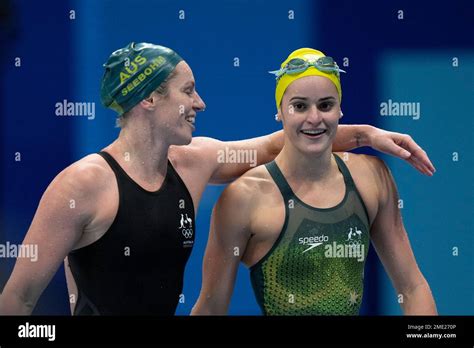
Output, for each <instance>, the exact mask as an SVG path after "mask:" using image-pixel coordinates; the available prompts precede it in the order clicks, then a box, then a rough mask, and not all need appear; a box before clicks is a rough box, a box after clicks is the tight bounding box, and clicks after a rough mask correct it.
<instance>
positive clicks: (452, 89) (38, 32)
mask: <svg viewBox="0 0 474 348" xmlns="http://www.w3.org/2000/svg"><path fill="white" fill-rule="evenodd" d="M6 3H7V2H6ZM10 3H12V2H10ZM429 4H430V3H429V2H426V3H423V2H421V3H420V2H418V3H416V4H413V3H410V2H408V1H396V2H395V1H387V2H384V3H383V4H373V3H369V2H367V3H365V4H360V3H358V4H357V6H355V5H353V2H348V1H347V2H344V1H342V2H334V1H283V0H278V1H243V0H234V1H221V2H215V1H210V0H209V1H200V2H192V1H144V0H138V1H133V2H132V1H123V0H115V1H104V0H103V1H93V0H75V1H73V0H69V1H63V2H56V1H52V0H50V1H44V2H42V3H41V4H38V3H37V2H34V1H25V0H20V1H16V2H15V4H14V5H11V9H10V11H8V13H10V16H9V17H8V18H9V20H7V17H6V16H2V14H1V13H0V20H1V21H2V22H1V25H0V30H1V35H2V36H1V37H0V39H1V41H0V43H1V47H2V48H1V50H0V59H1V67H2V70H1V72H2V80H1V85H0V86H1V93H0V102H1V105H0V110H1V129H0V130H1V145H2V147H1V154H2V162H1V163H2V172H1V177H0V180H1V185H2V187H1V194H2V196H1V197H2V199H1V201H0V204H1V205H0V208H1V210H0V214H1V219H0V223H1V224H2V225H1V230H0V238H3V239H4V240H8V241H10V242H11V243H20V242H21V241H22V239H23V237H24V235H25V233H26V231H27V229H28V227H29V224H30V222H31V219H32V217H33V214H34V212H35V210H36V206H37V204H38V201H39V199H40V197H41V195H42V192H43V191H44V190H45V188H46V187H47V185H48V184H49V182H50V181H51V180H52V179H53V178H54V176H55V175H56V174H57V173H58V172H59V171H61V169H62V168H64V167H66V166H67V165H69V164H70V163H72V162H74V161H76V160H78V159H79V158H81V157H82V156H84V155H86V154H88V153H91V152H96V151H98V150H100V149H101V148H102V147H104V146H105V145H107V144H109V143H110V142H112V141H113V140H114V139H115V138H116V136H117V135H118V129H116V128H114V124H115V119H114V114H113V112H112V111H110V110H106V109H104V108H103V107H102V106H101V105H100V100H99V85H100V78H101V76H102V72H103V71H102V63H103V62H105V60H106V59H107V57H108V55H109V54H110V53H111V52H112V51H113V50H115V49H117V48H119V47H122V46H124V45H125V44H127V43H128V42H130V41H148V42H154V43H158V44H162V45H165V46H169V47H172V48H173V49H175V50H176V51H177V52H178V53H179V54H180V55H181V56H182V57H184V59H185V60H186V61H188V63H189V64H190V66H191V67H192V69H193V72H194V75H195V78H196V81H197V89H198V91H199V93H200V94H201V96H202V98H203V99H204V100H205V102H206V104H207V110H206V112H204V113H201V114H200V115H199V116H198V119H197V130H196V133H195V135H197V136H203V135H205V136H210V137H215V138H218V139H221V140H233V139H243V138H249V137H254V136H258V135H263V134H267V133H269V132H273V131H275V130H277V129H279V128H280V124H278V123H276V122H274V119H273V118H274V114H275V109H274V100H273V98H274V97H273V93H274V79H273V78H272V76H270V75H269V74H267V71H269V70H273V69H275V68H277V67H278V65H279V63H280V62H281V61H282V60H283V59H284V58H285V57H286V56H287V55H288V53H289V52H290V51H292V50H294V49H296V48H299V47H304V46H309V47H314V48H318V49H321V50H322V51H323V52H325V53H327V54H328V55H331V56H333V57H334V58H335V59H336V60H337V61H338V62H339V64H340V65H342V62H343V59H344V58H349V65H348V66H347V67H345V69H346V70H347V71H348V73H347V74H345V75H343V80H342V84H343V89H344V99H343V104H342V107H343V110H344V115H345V116H344V118H343V119H342V123H369V124H374V125H377V126H379V127H382V128H387V129H390V130H393V131H398V132H404V133H409V134H411V135H412V136H413V137H414V138H415V139H416V140H417V141H418V142H419V143H420V144H421V145H422V146H423V147H424V148H425V150H426V151H427V152H428V153H429V155H430V156H431V158H432V160H433V162H434V164H435V166H436V167H437V169H438V172H437V173H436V175H435V176H434V177H433V178H427V177H423V176H421V175H420V174H418V173H417V172H416V171H415V170H414V169H412V168H411V167H409V166H408V165H407V164H405V163H403V162H402V161H400V160H395V159H389V158H386V157H384V159H386V160H387V162H388V164H389V166H390V168H391V170H392V173H393V175H394V177H395V179H396V181H397V183H398V187H399V191H400V196H401V199H403V200H404V208H403V210H402V213H403V217H404V221H405V226H406V228H407V230H408V232H409V235H410V240H411V242H412V246H413V249H414V251H415V255H416V257H417V260H418V263H419V265H420V267H421V269H422V271H423V273H424V274H425V277H426V278H427V279H428V281H429V283H430V285H431V288H432V291H433V293H434V296H435V299H436V301H437V305H438V308H439V311H440V313H441V314H473V313H474V298H473V293H474V281H473V280H474V276H473V266H474V264H473V260H474V258H473V253H472V247H473V241H472V232H473V230H474V229H473V222H472V212H473V211H474V209H473V185H472V182H471V181H470V180H471V179H472V177H473V163H472V154H470V152H469V150H470V149H471V148H472V133H473V127H472V126H473V124H472V122H473V121H472V117H473V116H474V105H473V91H474V88H473V87H474V83H473V76H474V72H473V69H474V67H473V62H474V60H473V58H474V42H473V39H472V33H473V32H474V31H473V29H474V28H473V25H472V10H473V5H472V2H470V1H453V2H452V3H450V5H449V6H442V7H438V8H437V7H432V6H427V5H429ZM0 9H1V8H0ZM70 10H74V11H75V19H70V17H69V16H70V12H69V11H70ZM180 10H183V11H184V15H185V19H184V20H181V19H180V18H179V11H180ZM398 10H403V16H404V18H403V20H400V19H398V18H397V15H398V12H397V11H398ZM289 11H294V19H292V20H291V19H289V18H288V17H289ZM3 13H7V11H3ZM469 13H471V18H469ZM15 57H20V58H21V67H15V65H14V63H15ZM236 57H238V58H239V62H240V66H239V67H235V66H234V58H236ZM453 57H458V59H459V66H457V67H453V66H452V58H453ZM63 99H67V100H69V101H80V102H95V103H96V116H95V118H94V119H93V120H88V119H87V118H85V117H82V118H80V117H79V118H73V117H57V116H55V114H54V110H55V109H54V105H55V103H56V102H60V101H62V100H63ZM388 99H392V100H394V101H400V102H420V103H421V117H420V119H419V120H413V119H411V118H407V117H383V116H380V103H381V102H383V101H387V100H388ZM361 151H362V152H364V153H371V154H373V152H371V151H370V150H368V149H362V150H361ZM16 152H20V154H21V161H19V162H18V161H15V160H14V159H15V153H16ZM453 152H457V153H458V154H459V160H458V161H456V162H455V161H453V160H452V154H453ZM378 155H380V154H378ZM221 191H222V187H219V186H210V187H208V189H207V190H206V192H205V194H204V196H203V199H202V201H201V206H200V208H199V212H198V223H197V236H196V238H197V240H196V247H195V249H194V250H193V254H192V256H191V259H190V261H189V264H188V266H187V270H186V276H185V288H184V295H185V302H184V303H183V304H180V306H179V308H178V311H177V314H188V313H189V312H190V309H191V307H192V305H193V304H194V302H195V300H196V299H197V296H198V293H199V290H200V283H201V261H202V256H203V253H204V248H205V245H206V242H207V233H208V227H209V216H210V212H211V209H212V206H213V204H214V203H215V201H216V199H217V197H218V196H219V194H220V192H221ZM2 234H3V235H2ZM0 242H1V241H0ZM453 247H457V248H458V250H459V254H458V256H453V252H452V248H453ZM13 261H14V260H11V259H2V260H0V272H1V274H0V288H2V287H3V284H4V283H5V281H6V279H7V278H8V276H9V274H10V272H11V270H12V267H13ZM366 277H367V278H366V289H365V295H364V304H363V311H362V313H364V314H399V313H400V310H399V307H398V304H397V302H396V294H395V292H394V290H393V288H392V286H391V284H390V282H389V280H388V279H387V276H386V275H385V273H384V271H383V268H382V267H381V265H380V262H379V261H378V259H377V257H376V255H375V253H374V252H373V250H371V252H370V257H369V260H368V263H367V270H366ZM67 313H68V303H67V291H66V287H65V281H64V270H63V269H61V270H59V271H58V273H57V275H56V277H55V278H54V280H53V282H52V283H51V284H50V286H49V287H48V288H47V289H46V291H45V293H44V294H43V296H42V297H41V299H40V301H39V303H38V307H37V308H36V310H35V314H67ZM259 313H260V311H259V309H258V307H257V305H256V302H255V299H254V297H253V293H252V291H251V287H250V282H249V279H248V271H247V270H246V269H245V268H244V267H241V269H240V271H239V276H238V281H237V285H236V288H235V292H234V296H233V299H232V303H231V308H230V314H259Z"/></svg>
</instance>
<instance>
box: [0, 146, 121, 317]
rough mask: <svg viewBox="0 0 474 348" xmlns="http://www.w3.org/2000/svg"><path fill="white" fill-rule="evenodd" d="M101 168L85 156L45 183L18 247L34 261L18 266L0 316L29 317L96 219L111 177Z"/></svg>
mask: <svg viewBox="0 0 474 348" xmlns="http://www.w3.org/2000/svg"><path fill="white" fill-rule="evenodd" d="M106 166H107V164H106V163H105V161H103V160H102V159H101V158H99V156H98V155H89V156H86V157H84V158H83V159H81V160H79V161H77V162H75V163H73V164H71V165H70V166H68V167H67V168H65V169H64V170H63V171H61V172H60V173H59V174H58V175H57V176H56V177H55V178H54V179H53V181H52V182H51V183H50V185H49V186H48V188H47V189H46V190H45V192H44V194H43V196H42V198H41V200H40V202H39V205H38V208H37V210H36V213H35V216H34V218H33V221H32V223H31V225H30V227H29V229H28V232H27V233H26V236H25V239H24V241H23V244H28V245H36V246H37V249H38V251H39V255H38V260H37V261H36V262H31V261H30V260H28V259H20V258H19V259H18V260H17V262H16V264H15V268H14V270H13V273H12V275H11V277H10V280H9V282H8V283H7V285H6V286H5V289H4V291H3V294H2V301H1V306H0V312H2V313H4V314H30V313H31V311H32V309H33V308H34V305H35V304H36V302H37V300H38V298H39V296H40V295H41V293H42V292H43V290H44V288H45V287H46V286H47V284H48V283H49V281H50V280H51V278H52V277H53V275H54V274H55V273H56V271H57V269H58V268H59V266H60V265H61V263H62V262H63V260H64V258H65V257H66V256H67V254H68V253H69V252H70V251H71V250H73V249H74V248H75V247H76V246H77V244H78V243H79V242H80V240H81V238H82V236H83V233H84V231H85V229H86V227H87V226H89V225H91V224H93V223H94V222H95V221H96V220H97V219H98V217H100V214H98V212H100V211H101V209H102V208H100V207H101V206H103V205H104V197H105V196H104V194H105V193H107V192H109V191H110V187H111V184H110V181H112V180H111V175H113V172H112V171H111V170H110V169H108V168H107V167H106ZM112 182H113V181H112ZM105 202H106V201H105Z"/></svg>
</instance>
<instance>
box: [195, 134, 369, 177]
mask: <svg viewBox="0 0 474 348" xmlns="http://www.w3.org/2000/svg"><path fill="white" fill-rule="evenodd" d="M373 129H374V127H371V126H367V125H340V126H339V127H338V131H337V134H336V138H335V140H334V143H333V150H334V151H348V150H351V149H354V148H356V147H360V146H367V145H369V144H370V140H369V136H370V134H371V133H370V132H371V131H372V130H373ZM369 133H370V134H369ZM284 142H285V140H284V134H283V131H277V132H274V133H271V134H268V135H264V136H261V137H256V138H251V139H245V140H238V141H220V140H216V139H213V138H207V137H196V138H193V142H192V144H191V147H193V148H194V149H198V152H199V153H200V155H199V157H200V158H202V159H203V161H201V163H203V162H206V163H207V167H208V168H211V170H212V173H211V176H210V182H211V183H213V184H222V183H228V182H231V181H232V180H235V179H237V178H238V177H240V176H241V175H243V174H244V173H245V172H246V171H248V170H249V169H252V168H254V167H256V166H258V165H261V164H265V163H268V162H271V161H273V160H274V159H275V157H276V156H277V155H278V154H279V153H280V151H281V149H282V148H283V145H284Z"/></svg>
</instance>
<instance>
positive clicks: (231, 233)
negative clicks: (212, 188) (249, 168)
mask: <svg viewBox="0 0 474 348" xmlns="http://www.w3.org/2000/svg"><path fill="white" fill-rule="evenodd" d="M250 197H251V194H250V192H249V187H246V185H245V183H243V182H242V179H239V180H237V181H236V182H234V183H232V184H231V185H229V186H228V187H227V188H226V190H224V192H223V193H222V195H221V197H220V198H219V200H218V202H217V204H216V206H215V207H214V211H213V214H212V219H211V229H210V232H209V240H208V242H207V247H206V252H205V255H204V260H203V269H202V288H201V293H200V295H199V298H198V300H197V302H196V304H195V305H194V308H193V310H192V312H191V314H192V315H223V314H227V309H228V306H229V302H230V298H231V296H232V292H233V289H234V283H235V278H236V275H237V270H238V266H239V263H240V260H241V258H242V255H243V254H244V252H245V248H246V245H247V242H248V240H249V238H250V233H249V220H250V209H251V206H250V204H249V202H250V201H251V198H250Z"/></svg>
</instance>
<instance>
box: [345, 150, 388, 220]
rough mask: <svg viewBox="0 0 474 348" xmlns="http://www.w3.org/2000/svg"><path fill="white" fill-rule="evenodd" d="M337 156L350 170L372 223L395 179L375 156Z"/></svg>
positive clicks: (349, 154) (347, 154) (350, 154)
mask: <svg viewBox="0 0 474 348" xmlns="http://www.w3.org/2000/svg"><path fill="white" fill-rule="evenodd" d="M336 155H338V156H339V157H340V158H341V159H342V160H343V161H344V163H345V164H346V165H347V167H348V168H349V171H350V173H351V176H352V178H353V179H354V183H355V185H356V187H357V189H358V191H359V193H360V195H361V196H362V200H363V201H364V203H365V205H366V208H367V211H368V213H369V219H370V222H371V223H372V221H373V220H374V218H375V216H376V215H377V212H378V208H379V204H380V202H383V201H385V200H386V198H387V195H388V194H389V192H388V190H391V189H392V188H391V187H390V183H391V182H392V180H393V179H392V178H391V174H390V170H389V169H388V167H387V165H386V164H385V163H384V161H383V160H381V159H380V158H378V157H375V156H370V155H364V154H353V153H348V152H344V153H342V152H341V153H336Z"/></svg>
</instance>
